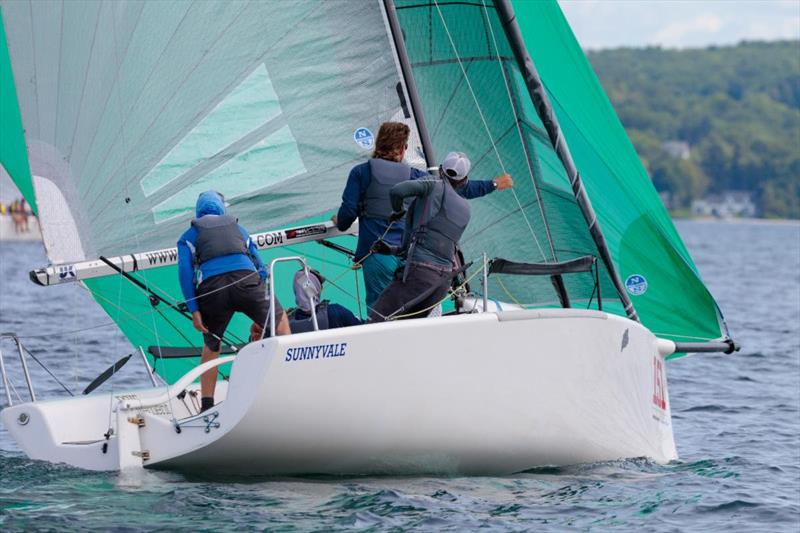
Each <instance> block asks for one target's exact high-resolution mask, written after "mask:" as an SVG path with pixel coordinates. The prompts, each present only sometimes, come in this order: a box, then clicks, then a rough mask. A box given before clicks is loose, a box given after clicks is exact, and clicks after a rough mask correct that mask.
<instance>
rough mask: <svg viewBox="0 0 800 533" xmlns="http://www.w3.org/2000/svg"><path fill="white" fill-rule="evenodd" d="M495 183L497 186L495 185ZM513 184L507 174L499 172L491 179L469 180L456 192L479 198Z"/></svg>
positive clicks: (467, 196) (470, 197) (468, 198)
mask: <svg viewBox="0 0 800 533" xmlns="http://www.w3.org/2000/svg"><path fill="white" fill-rule="evenodd" d="M495 184H497V186H496V187H495ZM513 186H514V180H512V179H511V176H510V175H508V174H501V175H500V176H497V177H496V178H495V179H493V180H475V181H473V180H469V181H468V182H467V184H466V185H465V186H463V187H460V188H458V189H456V190H457V191H458V194H460V195H461V196H463V197H464V198H466V199H467V200H472V199H473V198H480V197H481V196H486V195H487V194H490V193H493V192H494V191H502V190H503V189H508V188H510V187H513Z"/></svg>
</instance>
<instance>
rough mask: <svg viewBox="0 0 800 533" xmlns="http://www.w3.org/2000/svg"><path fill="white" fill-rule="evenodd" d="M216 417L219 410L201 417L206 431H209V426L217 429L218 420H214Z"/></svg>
mask: <svg viewBox="0 0 800 533" xmlns="http://www.w3.org/2000/svg"><path fill="white" fill-rule="evenodd" d="M218 417H219V412H217V411H214V412H213V413H211V414H210V415H206V416H204V417H203V422H205V424H206V430H205V431H206V433H211V428H214V429H219V422H216V420H217V418H218Z"/></svg>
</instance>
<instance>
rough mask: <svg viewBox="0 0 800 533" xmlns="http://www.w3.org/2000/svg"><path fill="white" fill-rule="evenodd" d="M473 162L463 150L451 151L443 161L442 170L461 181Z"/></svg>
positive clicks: (452, 178)
mask: <svg viewBox="0 0 800 533" xmlns="http://www.w3.org/2000/svg"><path fill="white" fill-rule="evenodd" d="M470 168H472V163H470V162H469V158H468V157H467V156H466V155H465V154H464V153H463V152H450V153H449V154H447V156H445V158H444V161H442V171H443V172H444V175H445V176H447V177H448V178H450V179H451V180H456V181H461V180H463V179H464V178H466V177H467V174H469V169H470Z"/></svg>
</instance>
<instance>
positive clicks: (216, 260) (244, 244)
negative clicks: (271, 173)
mask: <svg viewBox="0 0 800 533" xmlns="http://www.w3.org/2000/svg"><path fill="white" fill-rule="evenodd" d="M195 214H196V218H195V219H194V220H192V225H191V227H190V228H189V229H188V230H186V232H184V233H183V235H181V237H180V239H178V277H179V280H180V285H181V291H182V292H183V296H184V298H185V299H186V306H187V307H188V309H189V312H191V313H192V322H193V324H194V327H195V329H196V330H197V331H200V332H202V333H203V352H202V355H201V358H200V362H201V363H205V362H207V361H212V360H214V359H216V358H217V357H219V352H220V344H221V343H220V341H221V339H222V337H223V336H224V335H225V330H226V329H227V327H228V324H229V323H230V321H231V318H232V317H233V314H234V313H235V312H237V311H238V312H240V313H244V314H245V315H247V316H248V317H249V318H250V319H251V320H252V321H253V326H252V328H251V330H250V333H251V338H250V340H251V341H253V340H256V339H257V338H260V337H261V334H262V328H263V325H264V324H265V323H266V321H267V318H268V316H269V311H270V309H269V299H268V296H267V291H266V287H265V281H266V279H267V276H268V275H269V273H268V272H267V268H266V266H264V263H263V262H262V261H261V258H260V257H259V255H258V253H257V250H256V247H255V244H254V243H253V241H252V240H251V239H250V234H249V233H248V232H247V231H246V230H245V229H244V228H243V227H242V226H240V225H239V224H238V222H237V220H236V218H234V217H232V216H230V215H227V214H226V213H225V205H224V200H223V198H222V195H221V194H219V193H218V192H215V191H207V192H204V193H202V194H200V196H199V197H198V198H197V205H196V208H195ZM274 312H275V313H276V316H275V318H276V323H277V326H276V330H277V331H276V333H277V334H278V335H288V334H290V333H291V330H290V329H289V321H288V319H287V317H286V313H284V312H283V308H282V307H281V305H280V303H279V302H278V300H277V299H276V300H275V309H274ZM216 384H217V370H216V369H215V370H209V371H208V372H205V373H204V374H203V375H202V376H201V377H200V390H201V398H202V400H201V401H202V410H203V411H205V410H206V409H210V408H211V407H213V406H214V390H215V388H216Z"/></svg>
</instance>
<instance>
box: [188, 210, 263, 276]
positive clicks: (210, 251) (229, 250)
mask: <svg viewBox="0 0 800 533" xmlns="http://www.w3.org/2000/svg"><path fill="white" fill-rule="evenodd" d="M192 226H194V228H195V229H196V230H197V247H196V249H195V250H194V260H195V264H197V265H198V266H199V265H202V264H203V263H205V262H206V261H208V260H210V259H214V258H215V257H220V256H223V255H231V254H245V255H247V256H248V257H249V256H250V254H249V250H248V248H247V243H246V242H245V240H244V236H242V232H241V231H240V230H239V222H238V221H237V220H236V219H235V218H234V217H232V216H230V215H205V216H202V217H200V218H195V219H194V220H192Z"/></svg>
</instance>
